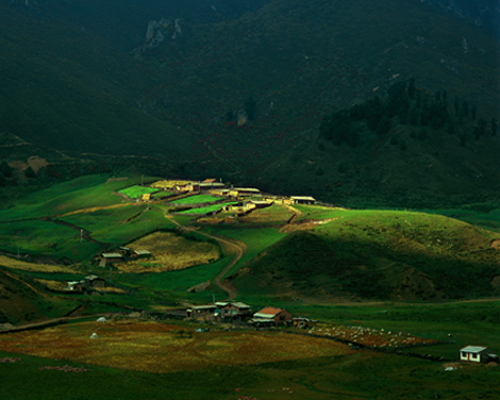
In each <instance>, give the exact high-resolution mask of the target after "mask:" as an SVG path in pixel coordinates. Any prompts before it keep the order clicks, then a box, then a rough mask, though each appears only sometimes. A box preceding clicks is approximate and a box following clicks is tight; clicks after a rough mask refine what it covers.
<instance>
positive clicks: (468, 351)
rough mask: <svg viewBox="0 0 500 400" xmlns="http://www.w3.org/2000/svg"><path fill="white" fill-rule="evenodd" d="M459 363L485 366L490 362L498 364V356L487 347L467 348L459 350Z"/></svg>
mask: <svg viewBox="0 0 500 400" xmlns="http://www.w3.org/2000/svg"><path fill="white" fill-rule="evenodd" d="M460 361H470V362H476V363H484V364H487V363H489V362H490V361H495V362H498V356H497V355H496V354H495V353H493V351H492V350H490V349H489V348H487V347H482V346H467V347H464V348H463V349H460Z"/></svg>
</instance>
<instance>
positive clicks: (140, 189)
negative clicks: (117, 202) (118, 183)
mask: <svg viewBox="0 0 500 400" xmlns="http://www.w3.org/2000/svg"><path fill="white" fill-rule="evenodd" d="M156 192H158V189H156V188H151V187H148V186H140V185H134V186H130V187H127V188H125V189H121V190H118V193H121V194H123V195H125V196H127V197H129V198H131V199H138V198H139V197H142V195H144V194H151V193H156Z"/></svg>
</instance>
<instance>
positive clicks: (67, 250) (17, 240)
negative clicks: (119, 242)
mask: <svg viewBox="0 0 500 400" xmlns="http://www.w3.org/2000/svg"><path fill="white" fill-rule="evenodd" d="M101 248H102V246H101V245H99V244H97V243H92V242H87V241H86V240H83V241H81V240H80V231H79V230H77V229H72V228H70V227H67V226H63V225H60V224H56V223H55V222H53V221H44V220H38V219H35V220H30V221H18V222H6V223H1V224H0V249H1V250H2V251H5V252H8V253H11V254H17V253H18V252H19V254H20V255H21V256H22V255H23V254H26V253H27V254H32V255H37V254H38V255H43V256H47V257H54V258H63V257H66V258H69V259H70V260H74V261H76V260H79V261H81V260H86V259H88V258H90V257H92V256H93V255H94V254H95V253H96V252H99V250H100V249H101Z"/></svg>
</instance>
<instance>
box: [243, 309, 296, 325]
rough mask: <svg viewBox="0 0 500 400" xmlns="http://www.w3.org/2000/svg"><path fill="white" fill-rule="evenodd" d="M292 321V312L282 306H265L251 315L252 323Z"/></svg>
mask: <svg viewBox="0 0 500 400" xmlns="http://www.w3.org/2000/svg"><path fill="white" fill-rule="evenodd" d="M291 321H292V313H290V312H288V311H287V310H285V309H284V308H276V307H265V308H263V309H262V310H260V311H259V312H256V313H255V314H254V315H253V319H252V323H253V324H256V325H288V324H289V323H290V322H291Z"/></svg>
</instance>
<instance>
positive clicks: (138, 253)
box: [134, 250, 151, 257]
mask: <svg viewBox="0 0 500 400" xmlns="http://www.w3.org/2000/svg"><path fill="white" fill-rule="evenodd" d="M134 254H135V255H136V256H137V257H151V252H150V251H149V250H134Z"/></svg>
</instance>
